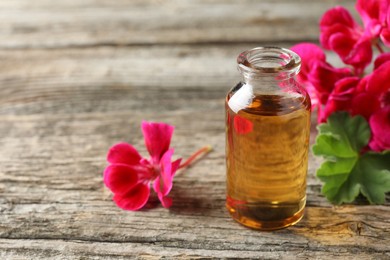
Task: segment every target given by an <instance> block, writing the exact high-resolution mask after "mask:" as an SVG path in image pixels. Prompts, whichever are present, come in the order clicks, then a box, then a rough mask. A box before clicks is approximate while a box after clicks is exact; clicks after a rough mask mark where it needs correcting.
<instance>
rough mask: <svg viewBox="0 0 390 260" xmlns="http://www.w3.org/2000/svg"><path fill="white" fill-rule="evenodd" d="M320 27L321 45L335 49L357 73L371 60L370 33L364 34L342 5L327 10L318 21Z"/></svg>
mask: <svg viewBox="0 0 390 260" xmlns="http://www.w3.org/2000/svg"><path fill="white" fill-rule="evenodd" d="M320 29H321V34H320V42H321V45H322V46H323V47H324V48H325V49H328V50H333V51H335V52H336V53H337V54H338V55H339V56H340V58H341V59H342V61H343V62H344V63H346V64H349V65H352V66H353V67H354V68H355V70H356V72H357V73H358V74H360V73H361V72H362V71H363V70H364V68H365V67H366V66H367V65H368V64H369V63H370V62H371V59H372V47H371V39H372V35H369V34H365V33H364V30H363V28H362V27H360V26H359V25H358V24H357V23H356V22H355V20H354V19H353V18H352V16H351V14H350V13H349V11H348V10H347V9H345V8H344V7H341V6H337V7H335V8H332V9H330V10H328V11H327V12H326V13H325V14H324V15H323V17H322V19H321V21H320Z"/></svg>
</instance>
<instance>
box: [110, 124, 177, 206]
mask: <svg viewBox="0 0 390 260" xmlns="http://www.w3.org/2000/svg"><path fill="white" fill-rule="evenodd" d="M173 130H174V127H173V126H170V125H168V124H164V123H149V122H142V132H143V135H144V139H145V145H146V148H147V150H148V151H149V154H150V158H149V159H146V158H142V157H141V155H140V154H139V153H138V151H137V150H136V149H135V148H134V147H133V146H132V145H130V144H127V143H119V144H116V145H114V146H113V147H111V149H110V150H109V152H108V155H107V161H108V162H109V163H110V165H109V166H108V167H107V168H106V169H105V171H104V183H105V185H106V186H107V187H108V188H109V189H110V190H111V191H112V192H113V193H114V197H113V200H114V201H115V203H116V204H117V205H118V207H120V208H122V209H125V210H138V209H140V208H142V207H143V206H144V205H145V204H146V202H147V201H148V198H149V195H150V184H151V183H152V182H153V188H154V191H155V192H156V193H157V195H158V198H159V200H160V201H161V203H162V205H163V206H164V207H165V208H169V207H170V206H171V205H172V199H171V198H169V197H167V196H168V194H169V192H170V191H171V188H172V181H173V177H174V175H175V173H176V171H177V169H178V168H179V165H180V162H181V159H178V160H176V161H174V162H171V159H172V155H173V149H169V146H170V142H171V138H172V134H173Z"/></svg>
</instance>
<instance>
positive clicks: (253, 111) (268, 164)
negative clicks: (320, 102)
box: [226, 92, 310, 230]
mask: <svg viewBox="0 0 390 260" xmlns="http://www.w3.org/2000/svg"><path fill="white" fill-rule="evenodd" d="M232 93H233V92H232ZM232 93H230V94H229V95H228V97H227V100H226V121H227V122H226V125H227V129H226V131H227V137H226V155H227V158H226V162H227V202H226V206H227V208H228V210H229V212H230V214H231V215H232V217H233V218H234V219H235V220H236V221H238V222H240V223H241V224H243V225H246V226H249V227H252V228H256V229H264V230H267V229H268V230H272V229H278V228H283V227H287V226H290V225H292V224H295V223H296V222H298V221H299V220H300V219H301V218H302V216H303V209H304V206H305V203H306V174H307V163H308V146H309V135H310V101H309V98H307V97H303V96H301V95H297V94H288V93H285V94H283V95H279V94H278V95H256V94H254V95H253V97H252V98H251V100H250V101H249V102H248V101H247V105H246V106H245V108H243V109H240V110H239V111H237V112H235V111H233V110H232V109H231V107H230V106H229V99H230V98H231V97H232Z"/></svg>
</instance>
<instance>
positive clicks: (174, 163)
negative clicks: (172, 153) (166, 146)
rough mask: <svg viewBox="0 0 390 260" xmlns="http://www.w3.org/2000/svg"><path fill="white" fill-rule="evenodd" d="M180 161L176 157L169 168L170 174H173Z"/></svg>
mask: <svg viewBox="0 0 390 260" xmlns="http://www.w3.org/2000/svg"><path fill="white" fill-rule="evenodd" d="M180 163H181V159H177V160H176V161H174V162H173V163H172V168H171V175H172V176H175V173H176V171H177V170H178V169H179V167H180Z"/></svg>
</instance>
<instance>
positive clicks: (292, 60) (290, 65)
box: [237, 47, 301, 94]
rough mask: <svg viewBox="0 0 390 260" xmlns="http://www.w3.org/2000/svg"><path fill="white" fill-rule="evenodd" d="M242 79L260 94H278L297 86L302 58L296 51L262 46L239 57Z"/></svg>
mask: <svg viewBox="0 0 390 260" xmlns="http://www.w3.org/2000/svg"><path fill="white" fill-rule="evenodd" d="M237 63H238V70H239V71H240V73H241V75H242V81H243V82H244V83H245V84H247V85H250V86H251V87H252V89H253V91H254V92H257V93H259V94H273V93H275V94H277V93H279V92H280V91H285V90H286V88H287V87H288V88H291V87H294V86H296V85H297V84H296V82H295V75H296V74H297V73H298V72H299V69H300V64H301V60H300V58H299V56H298V55H297V54H295V53H294V52H292V51H290V50H287V49H283V48H278V47H260V48H255V49H252V50H248V51H245V52H243V53H241V54H240V55H239V56H238V58H237Z"/></svg>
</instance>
